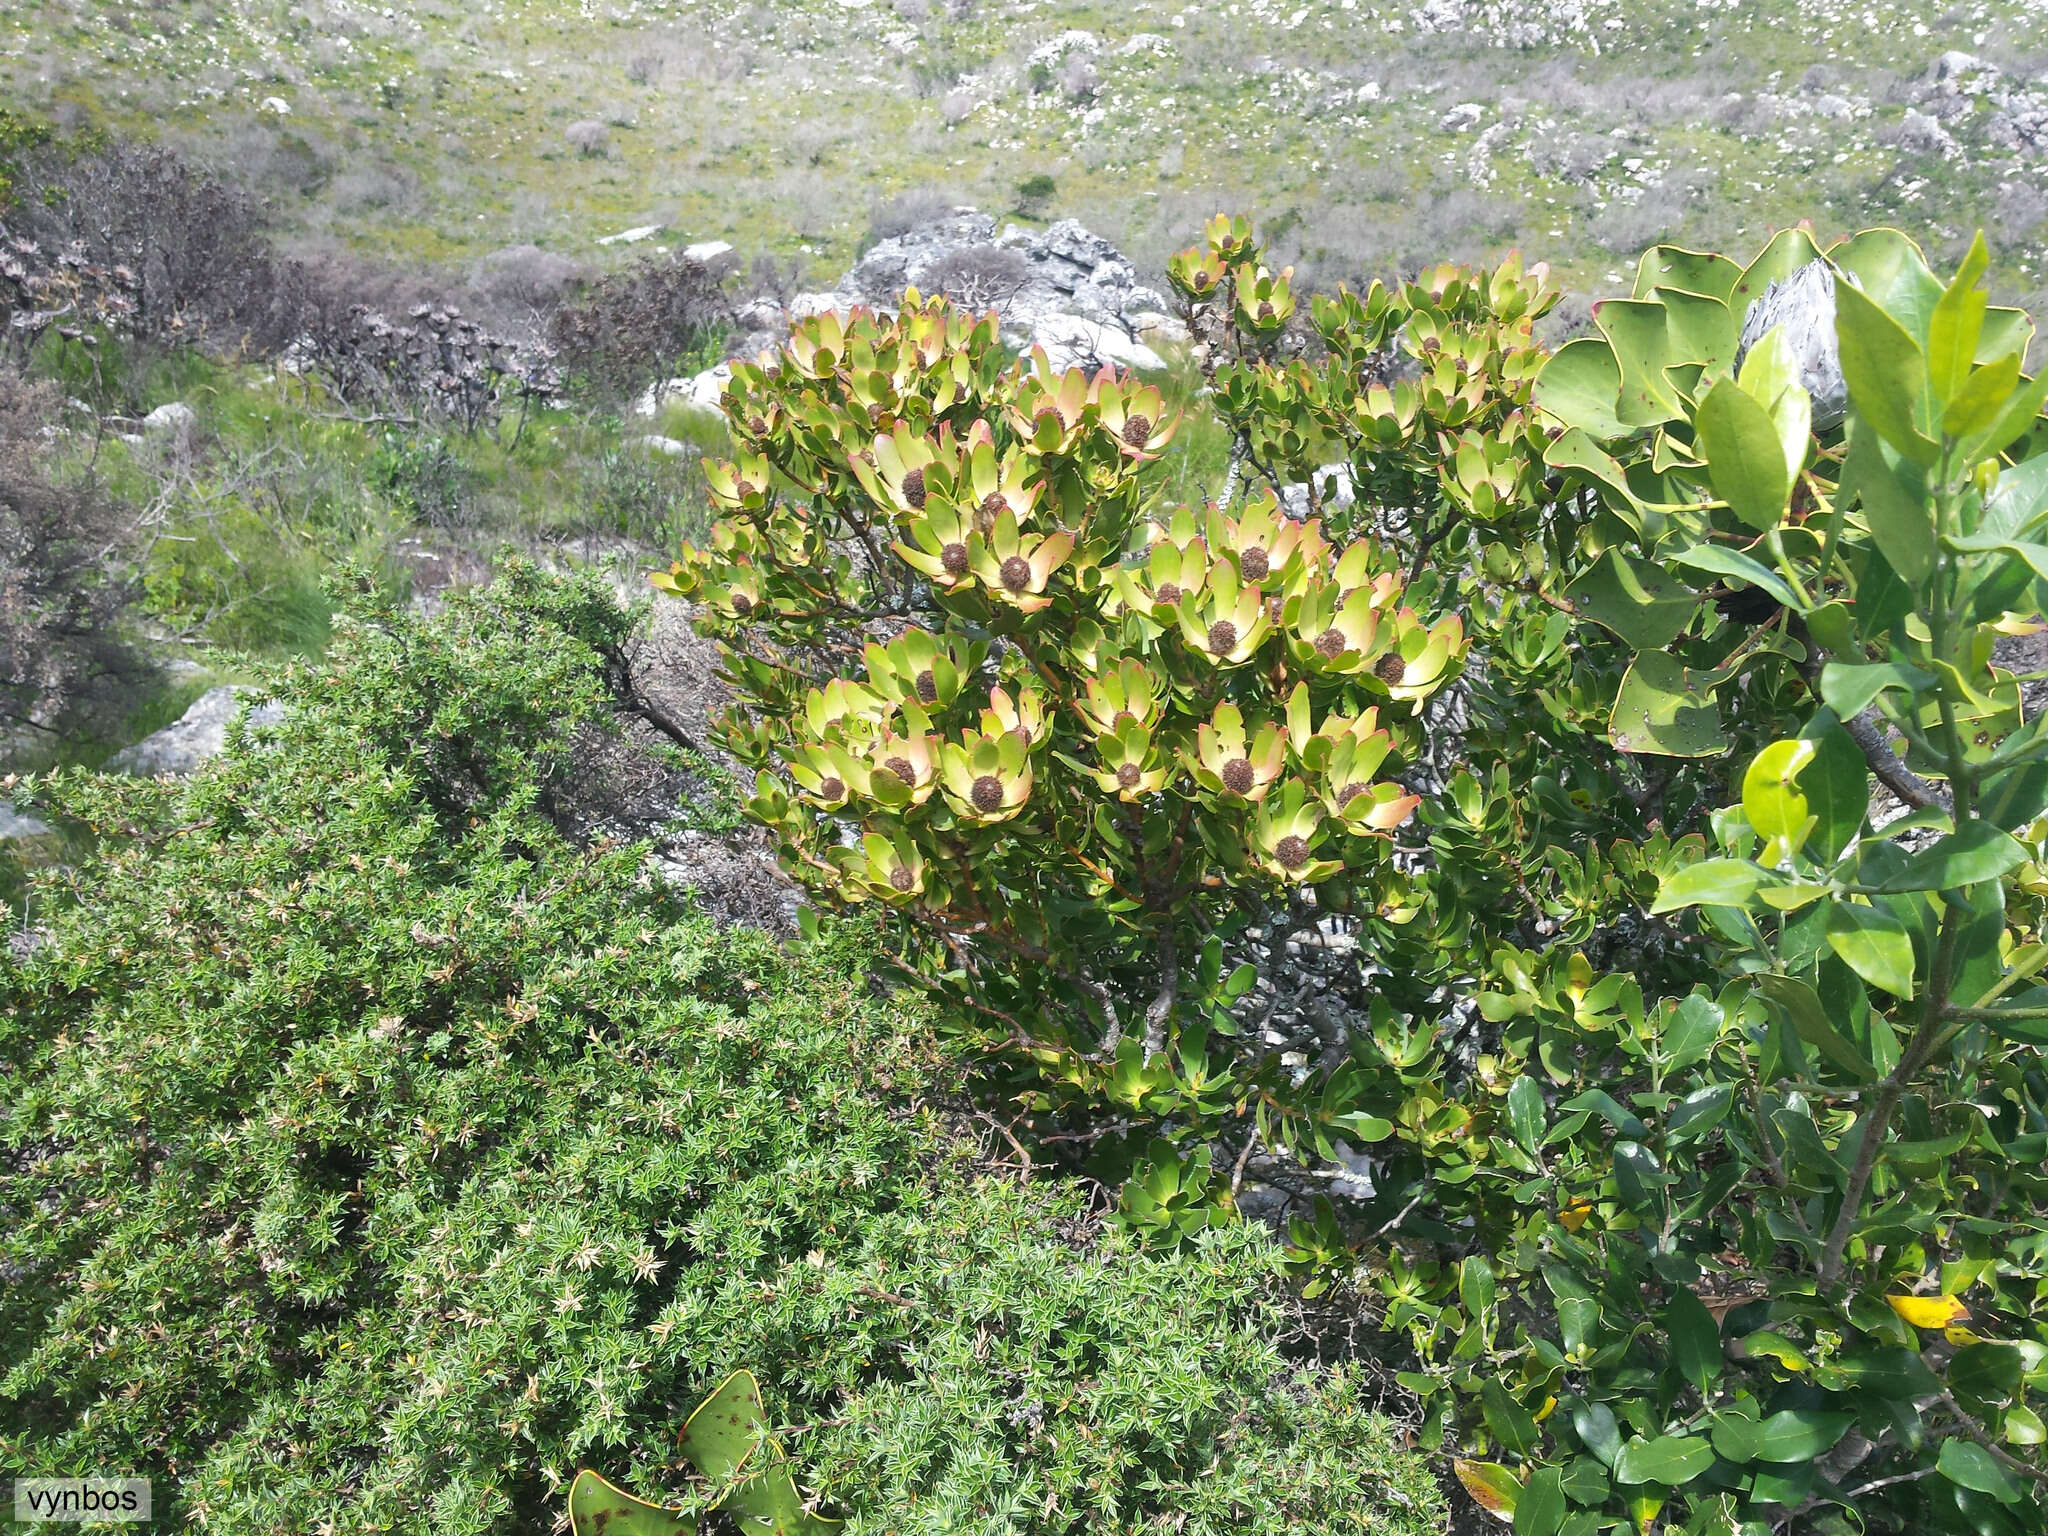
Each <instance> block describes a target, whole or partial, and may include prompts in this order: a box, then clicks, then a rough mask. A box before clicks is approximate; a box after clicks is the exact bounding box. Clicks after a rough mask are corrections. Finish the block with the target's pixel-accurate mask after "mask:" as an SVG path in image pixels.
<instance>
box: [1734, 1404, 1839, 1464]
mask: <svg viewBox="0 0 2048 1536" xmlns="http://www.w3.org/2000/svg"><path fill="white" fill-rule="evenodd" d="M1855 1422H1856V1415H1855V1414H1853V1413H1826V1412H1823V1411H1821V1410H1819V1409H1815V1408H1787V1409H1785V1410H1784V1411H1783V1412H1781V1413H1774V1414H1772V1415H1771V1416H1770V1417H1769V1418H1767V1419H1765V1420H1764V1421H1763V1422H1762V1423H1761V1424H1759V1425H1757V1427H1756V1452H1755V1455H1756V1459H1757V1460H1758V1461H1779V1462H1784V1461H1811V1460H1812V1459H1813V1458H1814V1457H1816V1456H1818V1455H1820V1454H1821V1453H1822V1452H1823V1451H1827V1450H1831V1449H1832V1448H1833V1447H1834V1444H1835V1442H1836V1441H1838V1440H1840V1439H1841V1438H1842V1436H1844V1435H1845V1434H1847V1433H1848V1432H1849V1426H1850V1425H1852V1424H1854V1423H1855Z"/></svg>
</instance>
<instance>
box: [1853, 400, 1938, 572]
mask: <svg viewBox="0 0 2048 1536" xmlns="http://www.w3.org/2000/svg"><path fill="white" fill-rule="evenodd" d="M1840 494H1842V495H1844V496H1850V495H1853V496H1854V497H1855V498H1856V500H1857V504H1858V505H1859V506H1860V507H1861V508H1862V513H1863V520H1864V522H1865V523H1867V524H1868V525H1869V527H1870V536H1871V538H1872V540H1873V541H1874V542H1875V543H1876V545H1877V547H1878V549H1879V550H1881V551H1882V552H1883V554H1884V557H1885V559H1886V561H1888V562H1889V563H1890V565H1891V567H1892V569H1893V570H1895V571H1897V572H1898V573H1899V575H1900V576H1901V577H1902V578H1904V579H1905V580H1906V581H1907V582H1908V583H1911V584H1915V585H1917V584H1919V583H1921V582H1924V581H1925V580H1926V579H1927V577H1928V574H1929V573H1930V572H1931V571H1932V570H1933V569H1934V554H1935V550H1934V500H1933V497H1932V495H1931V494H1930V493H1929V490H1928V487H1927V477H1926V471H1925V470H1923V469H1922V468H1921V466H1920V465H1918V464H1916V463H1914V462H1912V461H1911V460H1909V459H1905V458H1902V457H1900V456H1899V455H1897V454H1895V453H1894V452H1893V451H1892V450H1891V449H1890V448H1889V447H1887V446H1886V445H1885V444H1883V443H1880V442H1879V441H1877V439H1876V438H1875V437H1873V436H1872V435H1871V433H1870V432H1869V431H1868V429H1867V428H1864V427H1862V426H1860V425H1859V426H1858V427H1857V428H1855V429H1854V431H1853V435H1852V437H1851V438H1850V445H1849V456H1848V458H1847V459H1846V460H1845V461H1844V463H1843V465H1842V484H1841V489H1840Z"/></svg>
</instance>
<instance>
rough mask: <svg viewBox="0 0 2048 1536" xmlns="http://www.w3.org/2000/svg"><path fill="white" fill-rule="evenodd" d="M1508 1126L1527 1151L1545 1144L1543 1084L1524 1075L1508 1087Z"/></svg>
mask: <svg viewBox="0 0 2048 1536" xmlns="http://www.w3.org/2000/svg"><path fill="white" fill-rule="evenodd" d="M1508 1127H1509V1129H1510V1130H1512V1131H1513V1132H1514V1136H1515V1140H1516V1141H1518V1142H1520V1143H1521V1144H1522V1146H1523V1148H1524V1149H1525V1150H1526V1151H1529V1152H1534V1151H1535V1150H1536V1149H1537V1148H1538V1147H1540V1146H1542V1145H1543V1085H1542V1084H1541V1083H1539V1082H1538V1081H1537V1080H1536V1079H1535V1078H1533V1077H1530V1076H1527V1075H1524V1076H1522V1077H1518V1078H1516V1079H1515V1083H1514V1086H1513V1087H1512V1088H1510V1089H1508Z"/></svg>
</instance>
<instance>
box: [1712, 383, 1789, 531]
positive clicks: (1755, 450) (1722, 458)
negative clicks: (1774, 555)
mask: <svg viewBox="0 0 2048 1536" xmlns="http://www.w3.org/2000/svg"><path fill="white" fill-rule="evenodd" d="M1693 431H1694V434H1695V439H1696V443H1697V446H1698V448H1699V451H1700V454H1701V456H1702V457H1703V458H1705V459H1706V461H1707V474H1708V476H1709V478H1710V479H1711V480H1712V481H1713V485H1714V494H1715V495H1716V496H1719V497H1720V498H1721V499H1722V500H1723V501H1725V502H1727V503H1728V510H1729V511H1731V512H1733V513H1734V514H1735V515H1736V517H1738V518H1740V519H1741V520H1742V521H1743V522H1744V523H1747V524H1748V525H1749V526H1750V527H1752V528H1754V529H1756V530H1757V531H1758V532H1764V531H1766V530H1768V529H1773V528H1776V527H1777V526H1778V524H1779V523H1780V522H1782V521H1783V520H1784V516H1785V507H1786V504H1787V502H1789V501H1790V500H1791V496H1792V475H1793V470H1794V466H1791V465H1788V464H1787V463H1786V461H1785V450H1784V447H1783V445H1782V444H1781V443H1780V441H1779V438H1778V429H1777V427H1776V426H1775V425H1774V424H1773V423H1772V421H1771V413H1770V412H1769V411H1768V410H1766V409H1765V408H1764V405H1763V402H1762V401H1760V400H1758V399H1757V398H1756V397H1755V396H1754V395H1752V394H1750V393H1749V391H1748V390H1746V389H1744V388H1743V387H1742V386H1741V385H1740V384H1737V383H1736V382H1735V380H1734V379H1732V378H1726V377H1724V378H1722V379H1721V380H1720V381H1719V382H1718V383H1716V384H1715V385H1714V387H1713V388H1712V389H1710V390H1708V391H1707V395H1706V398H1705V399H1704V400H1702V401H1700V403H1699V405H1698V407H1697V408H1696V409H1695V411H1694V413H1693Z"/></svg>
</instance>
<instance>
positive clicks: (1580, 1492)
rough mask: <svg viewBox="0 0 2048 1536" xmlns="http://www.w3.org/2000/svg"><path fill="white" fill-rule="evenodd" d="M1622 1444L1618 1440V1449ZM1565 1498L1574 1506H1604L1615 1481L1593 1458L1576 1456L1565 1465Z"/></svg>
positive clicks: (1563, 1483)
mask: <svg viewBox="0 0 2048 1536" xmlns="http://www.w3.org/2000/svg"><path fill="white" fill-rule="evenodd" d="M1619 1445H1620V1442H1619V1441H1618V1440H1617V1442H1616V1448H1617V1449H1619ZM1561 1481H1562V1485H1563V1488H1564V1496H1565V1497H1566V1498H1568V1499H1570V1500H1571V1501H1572V1502H1573V1503H1574V1504H1604V1503H1605V1502H1606V1501H1607V1495H1608V1493H1609V1492H1610V1491H1611V1490H1612V1489H1613V1487H1614V1481H1613V1479H1612V1478H1610V1477H1608V1475H1607V1468H1606V1467H1604V1466H1602V1465H1601V1464H1600V1463H1599V1462H1597V1461H1595V1460H1594V1459H1593V1458H1592V1457H1591V1456H1574V1457H1573V1458H1572V1459H1571V1460H1570V1461H1568V1462H1566V1463H1565V1467H1564V1476H1563V1478H1562V1480H1561Z"/></svg>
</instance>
